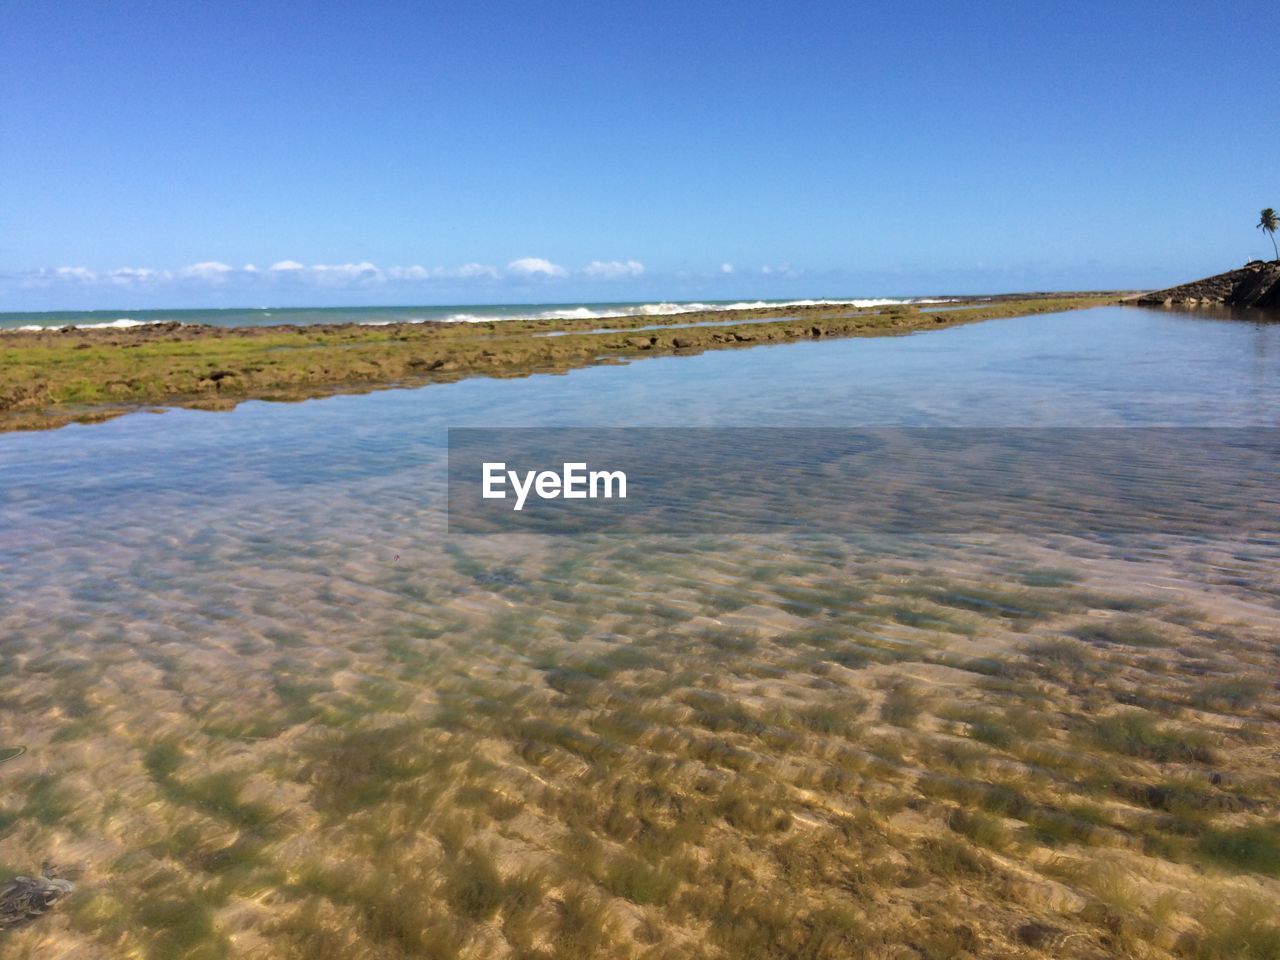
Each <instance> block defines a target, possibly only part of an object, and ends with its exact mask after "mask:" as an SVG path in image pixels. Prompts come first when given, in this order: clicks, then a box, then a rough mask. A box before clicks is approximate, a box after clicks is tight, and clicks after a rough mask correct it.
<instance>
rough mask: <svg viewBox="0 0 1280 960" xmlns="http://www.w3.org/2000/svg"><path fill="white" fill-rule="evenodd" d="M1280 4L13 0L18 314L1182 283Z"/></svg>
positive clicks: (1248, 138)
mask: <svg viewBox="0 0 1280 960" xmlns="http://www.w3.org/2000/svg"><path fill="white" fill-rule="evenodd" d="M1277 38H1280V6H1277V4H1276V3H1275V2H1274V0H1265V2H1252V0H1227V2H1225V3H1222V4H1204V3H1200V2H1183V0H1168V2H1165V3H1161V4H1152V3H1150V2H1143V3H1132V2H1123V0H1121V2H1092V0H1080V2H1073V3H1049V2H1045V3H1026V4H1015V3H1008V2H1002V3H982V2H972V3H959V4H958V3H954V2H953V0H948V2H933V0H915V2H913V3H901V2H892V3H857V2H848V0H842V2H819V0H793V2H790V3H786V4H780V3H777V2H776V0H768V2H756V0H738V2H735V3H732V4H730V3H696V2H695V3H690V2H689V0H680V2H672V0H647V2H644V3H639V2H609V0H599V2H594V3H587V2H562V0H544V2H542V3H538V4H530V3H527V2H523V3H508V2H501V0H494V2H484V3H466V4H464V3H444V2H421V0H419V2H376V0H371V2H368V3H364V4H354V3H352V4H336V3H335V4H319V3H314V2H306V3H303V2H285V0H275V2H273V0H254V2H234V0H221V2H216V3H197V2H194V0H191V2H189V0H165V2H131V0H114V2H111V3H104V2H102V0H59V2H57V3H49V2H47V0H0V310H44V309H48V310H54V309H73V308H78V309H90V308H103V309H117V308H128V307H139V308H141V307H148V306H149V307H199V306H223V305H225V306H258V305H271V306H288V305H300V306H302V305H307V306H312V305H353V304H437V303H442V304H443V303H508V302H509V303H528V302H567V301H583V300H585V301H625V300H654V299H691V298H716V299H738V298H744V297H772V298H792V297H817V296H907V295H924V294H930V293H980V292H1007V291H1023V290H1044V289H1098V288H1140V287H1152V286H1161V285H1166V284H1169V283H1174V282H1179V281H1182V280H1186V279H1191V278H1193V277H1197V276H1203V275H1206V274H1210V273H1215V272H1218V271H1220V270H1223V269H1227V268H1230V267H1234V266H1238V265H1240V264H1242V263H1243V262H1244V261H1245V260H1247V259H1248V258H1250V257H1252V256H1266V257H1268V258H1269V257H1270V256H1271V252H1270V251H1271V246H1270V243H1269V242H1268V241H1267V240H1266V238H1265V237H1264V236H1263V234H1262V233H1261V232H1260V231H1259V230H1257V229H1255V228H1254V225H1255V224H1256V223H1257V220H1258V211H1259V210H1260V209H1261V208H1262V207H1263V206H1272V207H1280V110H1278V109H1276V108H1275V102H1276V97H1277V96H1278V95H1280V55H1277V52H1276V40H1277Z"/></svg>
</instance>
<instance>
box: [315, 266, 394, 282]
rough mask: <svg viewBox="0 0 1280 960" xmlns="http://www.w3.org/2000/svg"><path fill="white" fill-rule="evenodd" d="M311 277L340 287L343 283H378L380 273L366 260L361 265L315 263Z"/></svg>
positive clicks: (381, 277)
mask: <svg viewBox="0 0 1280 960" xmlns="http://www.w3.org/2000/svg"><path fill="white" fill-rule="evenodd" d="M311 275H312V276H313V277H314V278H315V279H316V280H317V281H318V282H320V283H322V284H327V285H341V284H344V283H378V282H380V281H381V280H382V279H383V276H382V271H381V270H379V269H378V268H377V267H375V266H374V265H373V264H372V263H369V262H368V261H367V260H365V261H363V262H361V263H332V264H330V263H317V264H316V265H315V266H313V267H312V268H311Z"/></svg>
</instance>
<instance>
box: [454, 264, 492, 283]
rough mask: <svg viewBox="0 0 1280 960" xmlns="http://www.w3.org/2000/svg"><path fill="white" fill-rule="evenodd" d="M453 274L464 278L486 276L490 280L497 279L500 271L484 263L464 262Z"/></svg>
mask: <svg viewBox="0 0 1280 960" xmlns="http://www.w3.org/2000/svg"><path fill="white" fill-rule="evenodd" d="M451 276H455V277H461V278H463V279H467V278H471V277H485V278H487V279H489V280H497V279H498V271H497V270H495V269H493V267H490V266H486V265H485V264H483V263H464V264H463V265H462V266H460V267H458V268H457V269H456V270H454V271H453V273H452V274H451Z"/></svg>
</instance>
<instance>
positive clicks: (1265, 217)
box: [1258, 207, 1280, 260]
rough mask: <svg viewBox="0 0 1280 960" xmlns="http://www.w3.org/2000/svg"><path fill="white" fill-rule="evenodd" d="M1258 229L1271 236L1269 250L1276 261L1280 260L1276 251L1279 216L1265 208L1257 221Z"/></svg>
mask: <svg viewBox="0 0 1280 960" xmlns="http://www.w3.org/2000/svg"><path fill="white" fill-rule="evenodd" d="M1258 229H1259V230H1261V231H1262V232H1263V233H1266V234H1270V235H1271V250H1272V252H1274V253H1275V255H1276V259H1277V260H1280V251H1277V250H1276V231H1277V230H1280V214H1277V213H1276V212H1275V211H1274V210H1272V209H1271V208H1270V207H1266V208H1265V209H1264V210H1263V211H1262V217H1261V218H1260V219H1259V220H1258Z"/></svg>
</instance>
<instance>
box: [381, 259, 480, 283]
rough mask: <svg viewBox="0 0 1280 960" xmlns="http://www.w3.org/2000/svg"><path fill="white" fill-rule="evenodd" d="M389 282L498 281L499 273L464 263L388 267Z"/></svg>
mask: <svg viewBox="0 0 1280 960" xmlns="http://www.w3.org/2000/svg"><path fill="white" fill-rule="evenodd" d="M385 273H386V276H387V279H388V280H472V279H481V278H483V279H489V280H496V279H497V278H498V271H497V270H495V269H494V268H493V267H490V266H487V265H485V264H483V263H464V264H463V265H462V266H460V267H423V266H419V265H418V264H414V265H413V266H411V267H388V268H387V269H386V271H385Z"/></svg>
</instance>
